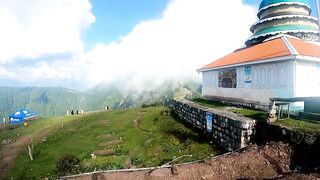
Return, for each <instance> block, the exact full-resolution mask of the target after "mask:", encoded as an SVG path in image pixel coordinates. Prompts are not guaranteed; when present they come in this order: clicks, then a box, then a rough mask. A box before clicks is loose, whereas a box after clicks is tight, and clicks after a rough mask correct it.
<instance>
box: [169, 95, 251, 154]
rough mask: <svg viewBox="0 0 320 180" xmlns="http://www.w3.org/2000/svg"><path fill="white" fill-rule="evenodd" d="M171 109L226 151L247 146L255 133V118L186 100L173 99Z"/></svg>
mask: <svg viewBox="0 0 320 180" xmlns="http://www.w3.org/2000/svg"><path fill="white" fill-rule="evenodd" d="M173 111H174V113H175V114H176V115H177V116H178V117H179V118H180V119H182V120H183V121H185V122H187V123H188V124H190V125H192V126H193V127H195V128H197V129H198V130H200V131H201V132H203V133H205V134H208V135H209V137H210V139H212V140H213V143H214V144H216V145H218V146H220V147H222V148H223V149H224V150H226V151H234V150H238V149H241V148H244V147H246V146H248V145H249V143H250V142H251V140H252V138H253V136H254V134H255V128H256V121H255V120H253V119H249V118H245V117H240V116H238V115H236V114H234V113H231V112H229V111H227V110H218V109H212V108H206V107H203V106H200V105H198V104H195V103H193V102H190V101H187V100H174V101H173ZM210 119H212V120H210ZM210 122H211V123H210Z"/></svg>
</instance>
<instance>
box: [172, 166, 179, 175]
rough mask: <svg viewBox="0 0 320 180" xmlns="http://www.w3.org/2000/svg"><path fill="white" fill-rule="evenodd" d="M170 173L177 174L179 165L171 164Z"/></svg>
mask: <svg viewBox="0 0 320 180" xmlns="http://www.w3.org/2000/svg"><path fill="white" fill-rule="evenodd" d="M171 173H172V174H173V175H177V174H179V167H178V166H177V165H173V166H172V167H171Z"/></svg>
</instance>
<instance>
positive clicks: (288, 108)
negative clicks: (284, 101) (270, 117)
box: [288, 103, 290, 119]
mask: <svg viewBox="0 0 320 180" xmlns="http://www.w3.org/2000/svg"><path fill="white" fill-rule="evenodd" d="M289 118H290V103H289V104H288V119H289Z"/></svg>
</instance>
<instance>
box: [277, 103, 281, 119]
mask: <svg viewBox="0 0 320 180" xmlns="http://www.w3.org/2000/svg"><path fill="white" fill-rule="evenodd" d="M280 107H281V105H278V116H277V120H279V119H280Z"/></svg>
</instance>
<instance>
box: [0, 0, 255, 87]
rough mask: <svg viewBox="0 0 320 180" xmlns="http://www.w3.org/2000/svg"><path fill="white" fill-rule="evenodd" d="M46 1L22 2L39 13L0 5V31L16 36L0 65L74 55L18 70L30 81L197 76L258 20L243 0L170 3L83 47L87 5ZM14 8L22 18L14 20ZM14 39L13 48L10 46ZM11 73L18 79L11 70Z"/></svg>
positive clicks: (89, 18)
mask: <svg viewBox="0 0 320 180" xmlns="http://www.w3.org/2000/svg"><path fill="white" fill-rule="evenodd" d="M36 1H37V0H32V2H36ZM5 2H9V0H8V1H5ZM10 2H11V1H10ZM15 2H16V1H15ZM21 2H23V0H20V3H21ZM39 2H43V0H39ZM44 2H46V3H42V4H38V1H37V3H30V2H29V1H28V4H27V6H32V5H35V4H36V7H35V8H36V9H38V11H39V12H35V13H31V14H29V12H28V9H27V10H26V11H27V12H20V11H19V10H17V8H16V7H15V8H13V9H14V10H12V11H8V10H7V9H5V10H3V9H4V8H3V7H4V6H3V4H1V3H0V7H1V8H0V23H1V27H2V24H4V25H5V27H6V28H5V30H0V36H4V35H3V34H5V33H4V32H10V31H11V32H13V34H14V35H12V36H10V37H7V40H6V41H5V42H4V43H3V42H0V48H5V49H6V52H7V53H4V54H2V55H0V62H1V61H2V62H7V61H8V59H14V58H15V57H19V56H25V57H28V58H31V59H32V58H34V57H37V56H41V55H45V54H54V53H61V52H72V56H70V57H69V58H61V57H59V58H56V59H53V60H50V61H45V62H42V61H41V62H35V63H34V65H33V67H31V66H27V67H19V70H20V71H21V72H26V73H28V74H30V77H31V78H30V80H29V82H30V83H31V84H32V83H34V84H36V83H37V81H41V82H42V81H44V80H45V79H48V80H54V81H55V82H56V81H57V79H59V80H60V82H61V84H62V85H65V84H63V83H65V82H70V81H76V82H79V84H81V86H83V88H88V87H92V86H94V85H95V84H97V83H101V82H112V81H117V80H119V79H122V80H124V79H127V77H129V79H130V80H129V81H128V83H129V84H130V83H131V85H132V87H135V88H138V87H139V84H140V85H143V84H144V82H148V84H150V82H152V83H153V84H157V83H158V84H159V83H160V82H161V81H163V80H166V79H170V78H180V77H187V78H194V79H196V78H197V73H196V69H198V68H200V67H202V66H204V65H206V64H208V63H210V62H211V61H213V60H215V59H217V58H220V57H222V56H224V55H226V54H227V53H230V52H232V51H233V50H235V49H236V48H239V47H240V46H242V45H244V42H245V40H246V39H247V38H248V37H249V36H250V35H251V33H250V31H249V28H250V25H251V24H252V23H253V22H255V21H256V9H254V7H251V6H248V5H245V4H243V2H242V0H232V1H213V0H171V1H170V3H169V4H168V5H167V7H166V9H165V10H164V12H163V14H162V16H161V17H160V18H159V19H154V20H148V21H143V22H141V23H139V24H137V25H136V26H135V27H134V28H133V30H132V31H131V32H130V33H128V34H127V35H126V36H124V37H122V38H121V39H119V40H118V41H114V42H111V43H104V44H97V45H96V46H95V47H94V48H93V49H91V50H90V51H87V52H85V51H84V50H83V43H84V42H82V41H81V32H83V31H84V30H85V29H86V28H88V27H89V26H90V24H91V23H93V21H94V16H93V15H92V14H91V5H90V3H89V2H88V1H85V0H82V1H80V0H74V1H72V0H69V1H66V0H56V1H51V0H47V1H44ZM53 2H54V3H53ZM48 4H50V5H48ZM1 9H2V10H1ZM30 11H31V7H30ZM70 11H72V12H70ZM47 12H48V14H47ZM19 13H25V14H27V17H25V18H23V19H19V18H17V17H21V14H19ZM57 14H58V15H57ZM70 14H72V17H69V15H70ZM4 16H5V17H6V18H4ZM1 17H2V20H1ZM23 17H24V16H23ZM8 18H11V19H10V21H9V20H7V21H8V22H7V21H6V20H3V19H8ZM60 20H61V21H62V22H59V21H60ZM4 22H5V23H4ZM25 36H26V37H25ZM1 38H3V37H0V39H1ZM20 38H22V39H20ZM10 39H14V42H10ZM10 43H11V44H10ZM8 44H9V45H8ZM17 44H19V45H18V46H17V47H18V48H13V47H15V46H16V45H17ZM59 45H61V46H59ZM1 72H2V73H3V72H5V71H0V73H1ZM11 77H12V78H13V79H16V78H19V76H18V75H12V74H11ZM48 83H50V81H48Z"/></svg>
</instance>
